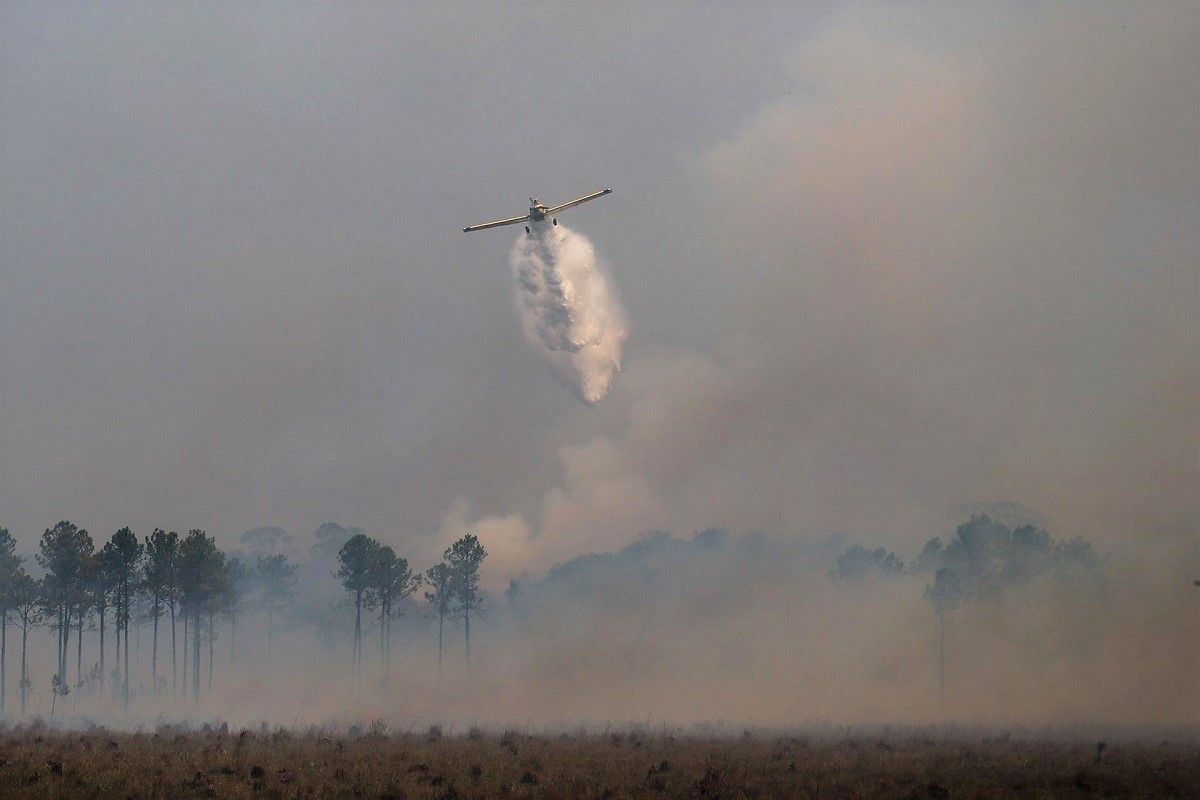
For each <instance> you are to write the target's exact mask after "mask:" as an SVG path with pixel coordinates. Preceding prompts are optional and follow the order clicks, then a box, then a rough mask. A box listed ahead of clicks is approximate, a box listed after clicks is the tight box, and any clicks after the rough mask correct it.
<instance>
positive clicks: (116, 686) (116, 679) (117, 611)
mask: <svg viewBox="0 0 1200 800" xmlns="http://www.w3.org/2000/svg"><path fill="white" fill-rule="evenodd" d="M113 615H114V616H115V618H116V620H115V621H114V624H113V627H114V628H116V640H115V642H114V643H113V698H114V699H115V698H116V696H118V694H119V693H120V691H121V639H122V638H124V636H127V633H126V632H125V630H124V628H122V627H121V593H120V590H118V593H116V603H115V604H114V606H113ZM101 672H103V669H101ZM102 678H103V676H102ZM106 685H107V680H106Z"/></svg>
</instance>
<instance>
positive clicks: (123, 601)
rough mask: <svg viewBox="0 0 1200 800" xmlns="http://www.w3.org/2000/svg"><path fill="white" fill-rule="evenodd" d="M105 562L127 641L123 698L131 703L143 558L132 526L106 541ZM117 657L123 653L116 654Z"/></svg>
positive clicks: (122, 634) (122, 635) (121, 631)
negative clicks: (134, 620) (132, 625)
mask: <svg viewBox="0 0 1200 800" xmlns="http://www.w3.org/2000/svg"><path fill="white" fill-rule="evenodd" d="M101 552H103V553H104V563H105V565H106V566H107V568H108V570H109V572H110V574H111V576H112V582H113V590H114V591H115V593H116V595H115V597H116V604H115V605H116V607H115V609H114V610H115V611H116V615H117V631H118V636H119V637H120V638H119V641H121V642H123V643H124V647H125V652H124V664H123V666H122V667H121V700H122V702H123V703H124V704H125V705H126V706H128V705H129V621H130V619H131V617H132V613H131V609H132V606H133V591H134V587H135V585H136V580H137V577H138V562H139V561H140V560H141V557H142V545H141V543H140V542H139V541H138V538H137V536H136V535H135V534H134V532H133V531H131V530H130V529H129V528H121V529H120V530H119V531H117V532H116V533H114V534H113V535H112V538H111V539H109V540H108V542H107V543H105V545H104V548H103V550H102V551H101ZM117 657H118V659H120V658H121V653H118V654H117Z"/></svg>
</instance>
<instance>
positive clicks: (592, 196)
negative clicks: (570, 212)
mask: <svg viewBox="0 0 1200 800" xmlns="http://www.w3.org/2000/svg"><path fill="white" fill-rule="evenodd" d="M611 191H612V189H601V190H600V191H598V192H593V193H592V194H589V195H587V196H586V197H580V198H579V199H578V200H572V201H571V202H569V203H563V204H562V205H561V206H555V207H554V208H552V209H550V210H549V211H547V212H546V213H547V214H557V213H558V212H559V211H566V210H567V209H568V208H574V207H575V206H577V205H579V204H580V203H586V202H587V201H588V200H595V199H596V198H597V197H604V195H606V194H608V193H609V192H611Z"/></svg>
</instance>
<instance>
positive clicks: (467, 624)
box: [463, 606, 471, 675]
mask: <svg viewBox="0 0 1200 800" xmlns="http://www.w3.org/2000/svg"><path fill="white" fill-rule="evenodd" d="M463 641H464V649H465V650H466V655H467V675H470V674H471V608H470V606H468V607H466V608H464V609H463Z"/></svg>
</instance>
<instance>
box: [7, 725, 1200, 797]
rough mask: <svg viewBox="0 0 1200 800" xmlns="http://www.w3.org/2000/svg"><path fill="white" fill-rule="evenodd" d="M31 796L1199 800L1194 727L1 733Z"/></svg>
mask: <svg viewBox="0 0 1200 800" xmlns="http://www.w3.org/2000/svg"><path fill="white" fill-rule="evenodd" d="M0 796H3V797H6V798H7V797H14V798H15V797H20V798H31V799H32V798H74V797H80V798H122V799H124V798H192V797H195V798H208V797H217V798H309V797H311V798H326V797H328V798H341V797H345V798H414V799H415V798H445V799H447V800H448V799H449V798H596V799H597V800H600V798H718V797H722V798H779V797H797V798H818V797H819V798H934V799H935V800H936V799H937V798H960V797H961V798H993V797H994V798H1017V797H1045V798H1059V797H1064V798H1072V797H1200V745H1198V744H1197V743H1196V742H1195V740H1194V739H1188V738H1185V739H1183V740H1179V739H1176V740H1175V741H1154V740H1152V739H1141V740H1138V741H1136V742H1121V743H1112V744H1109V745H1106V746H1105V747H1104V748H1102V752H1098V748H1097V743H1096V742H1094V741H1075V742H1049V741H1042V742H1038V741H1027V740H1024V739H1021V740H1017V739H1011V738H1007V737H982V736H981V737H967V736H964V735H959V736H956V737H954V738H949V739H947V738H940V739H937V740H935V739H934V738H932V737H929V736H924V735H918V734H894V735H885V736H859V737H854V738H840V737H837V736H833V735H820V736H813V737H809V736H804V735H790V736H782V735H768V734H747V735H744V736H740V737H729V738H714V737H699V736H690V735H682V734H670V733H664V732H658V733H650V732H638V731H624V732H620V733H604V734H580V735H568V734H562V735H530V734H523V733H516V732H508V733H494V734H493V733H481V732H475V731H472V732H470V733H468V734H466V735H461V736H442V735H440V733H439V732H438V731H437V730H436V729H434V730H431V731H430V732H429V733H428V734H424V735H418V734H400V735H386V734H384V733H383V732H381V730H380V729H377V730H376V732H375V733H363V734H358V735H353V734H347V733H341V734H335V733H331V732H327V731H308V732H286V731H277V732H274V733H270V734H266V735H264V734H263V733H262V732H251V731H240V732H238V731H225V730H211V731H197V732H183V731H181V730H178V729H174V728H161V729H159V730H158V731H156V732H154V733H119V732H113V731H108V730H104V729H93V730H91V731H88V732H68V731H51V730H48V729H45V728H41V727H33V728H26V729H15V730H7V731H4V732H3V733H0Z"/></svg>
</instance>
